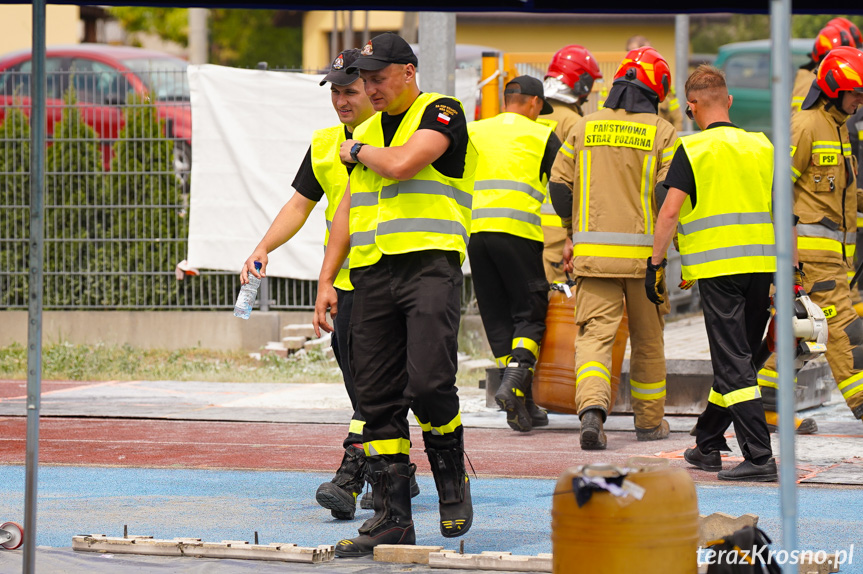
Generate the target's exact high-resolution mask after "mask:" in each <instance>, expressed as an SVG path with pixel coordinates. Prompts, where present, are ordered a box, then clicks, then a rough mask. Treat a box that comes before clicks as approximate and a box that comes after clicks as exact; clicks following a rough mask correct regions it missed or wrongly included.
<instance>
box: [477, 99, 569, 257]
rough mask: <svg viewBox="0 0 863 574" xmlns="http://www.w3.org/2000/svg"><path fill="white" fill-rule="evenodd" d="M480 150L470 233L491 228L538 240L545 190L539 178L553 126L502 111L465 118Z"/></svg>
mask: <svg viewBox="0 0 863 574" xmlns="http://www.w3.org/2000/svg"><path fill="white" fill-rule="evenodd" d="M468 133H469V134H470V139H471V141H472V142H473V143H474V145H476V147H477V149H480V150H482V154H480V156H479V159H478V161H477V167H476V182H475V183H474V188H473V189H474V193H473V215H472V218H473V220H472V221H471V233H479V232H483V231H493V232H499V233H508V234H510V235H515V236H517V237H523V238H525V239H530V240H533V241H542V240H543V234H542V227H541V225H542V217H541V207H542V205H543V202H544V201H545V200H546V198H547V196H548V194H547V192H546V183H547V182H546V181H545V177H543V178H542V179H540V169H541V165H542V159H543V156H544V155H545V148H546V145H547V144H548V138H549V137H550V136H551V134H552V128H551V127H549V126H548V125H543V124H541V123H538V122H535V121H533V120H531V119H530V118H528V117H525V116H523V115H521V114H516V113H512V112H503V113H501V114H498V115H496V116H495V117H493V118H489V119H487V120H479V121H476V122H471V123H470V124H468Z"/></svg>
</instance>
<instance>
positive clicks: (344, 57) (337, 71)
mask: <svg viewBox="0 0 863 574" xmlns="http://www.w3.org/2000/svg"><path fill="white" fill-rule="evenodd" d="M359 56H360V51H359V50H357V49H356V48H351V49H350V50H345V51H344V52H342V53H341V54H339V55H338V56H336V59H335V60H333V63H332V64H330V72H329V73H328V74H327V75H326V76H324V79H323V80H321V85H322V86H323V85H324V84H326V83H327V82H332V83H333V84H335V85H337V86H349V85H351V84H353V83H354V82H356V81H357V80H359V79H360V75H359V73H357V71H356V70H353V71H352V72H351V73H348V72H347V67H348V66H350V65H351V64H353V63H354V62H355V61H356V59H357V58H359Z"/></svg>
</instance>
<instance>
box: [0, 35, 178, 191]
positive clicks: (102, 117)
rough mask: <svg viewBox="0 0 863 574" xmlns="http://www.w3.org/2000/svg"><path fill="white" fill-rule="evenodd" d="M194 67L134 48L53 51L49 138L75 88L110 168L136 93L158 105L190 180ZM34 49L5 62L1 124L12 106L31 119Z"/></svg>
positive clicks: (0, 70) (0, 61) (0, 64)
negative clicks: (188, 75) (189, 76)
mask: <svg viewBox="0 0 863 574" xmlns="http://www.w3.org/2000/svg"><path fill="white" fill-rule="evenodd" d="M187 67H188V63H187V62H186V61H184V60H181V59H180V58H176V57H174V56H171V55H169V54H165V53H162V52H157V51H153V50H144V49H141V48H132V47H128V46H109V45H103V44H77V45H68V46H49V47H48V48H47V52H46V60H45V72H46V79H47V94H46V98H47V108H48V117H47V127H48V136H49V138H50V136H51V135H52V134H53V132H54V124H55V123H56V122H58V121H59V120H60V116H61V113H62V110H63V95H64V93H65V92H66V90H67V89H68V87H69V86H70V85H72V86H74V88H75V93H76V96H77V99H78V105H79V108H80V110H81V114H82V116H83V118H84V121H85V122H86V123H87V124H88V125H90V126H91V127H92V128H93V129H94V130H95V131H96V134H98V137H99V138H100V140H101V144H102V150H103V153H102V158H103V162H104V164H105V168H106V169H108V168H109V167H110V161H111V151H110V146H111V144H112V143H113V142H114V141H115V140H116V138H117V136H118V134H119V132H120V129H122V127H123V107H124V106H125V105H126V101H127V97H128V95H129V94H130V93H136V94H140V95H141V96H143V97H146V98H148V99H149V100H150V101H152V102H154V103H155V105H156V109H157V110H158V113H159V117H160V118H161V119H162V120H164V122H165V131H166V133H165V135H166V136H167V137H168V138H171V139H174V140H175V143H174V164H175V165H174V167H175V171H176V172H177V174H178V175H179V176H180V177H183V178H184V180H186V179H187V178H188V173H189V169H190V167H191V158H192V153H191V151H192V150H191V143H192V113H191V107H190V104H189V83H188V80H187V78H186V68H187ZM31 70H32V61H31V53H30V50H22V51H19V52H14V53H11V54H7V55H5V56H2V57H0V122H2V120H3V117H4V110H5V108H6V107H13V106H14V107H20V108H22V109H23V111H24V113H25V114H27V115H28V116H29V115H30V96H31V86H30V72H31Z"/></svg>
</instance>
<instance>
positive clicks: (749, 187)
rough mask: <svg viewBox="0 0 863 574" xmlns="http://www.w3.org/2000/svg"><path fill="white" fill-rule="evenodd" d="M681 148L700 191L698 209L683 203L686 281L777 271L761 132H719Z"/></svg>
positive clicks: (769, 150) (690, 139)
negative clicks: (733, 191) (735, 191)
mask: <svg viewBox="0 0 863 574" xmlns="http://www.w3.org/2000/svg"><path fill="white" fill-rule="evenodd" d="M680 145H682V146H683V147H684V149H685V150H686V155H687V157H688V158H689V161H690V162H691V164H692V171H693V173H694V175H695V186H696V190H697V191H698V202H697V203H696V205H695V207H694V208H693V207H692V202H691V200H690V199H689V198H688V197H687V199H686V200H685V201H684V204H683V209H682V210H681V217H680V222H679V227H678V240H679V244H680V253H681V263H682V267H683V268H682V275H683V279H684V280H687V281H690V280H695V279H703V278H709V277H718V276H722V275H736V274H742V273H762V272H763V273H771V272H773V271H775V270H776V242H775V239H774V235H773V224H772V223H771V218H770V198H771V188H772V183H773V146H772V144H771V143H770V141H769V140H768V139H767V138H766V137H765V136H764V134H762V133H749V132H746V131H743V130H741V129H738V128H732V127H717V128H711V129H709V130H706V131H703V132H699V133H696V134H693V135H691V136H686V137H683V138H681V139H680ZM729 190H739V191H738V192H737V193H729Z"/></svg>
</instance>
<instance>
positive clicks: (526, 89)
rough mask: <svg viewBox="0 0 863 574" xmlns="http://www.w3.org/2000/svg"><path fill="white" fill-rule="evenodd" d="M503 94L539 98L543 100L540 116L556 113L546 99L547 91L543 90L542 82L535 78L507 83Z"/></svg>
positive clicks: (529, 77) (520, 78) (530, 77)
mask: <svg viewBox="0 0 863 574" xmlns="http://www.w3.org/2000/svg"><path fill="white" fill-rule="evenodd" d="M503 93H504V95H506V94H524V95H525V96H537V97H539V99H540V100H542V110H541V111H540V112H539V114H540V115H545V114H550V113H551V112H553V111H554V108H553V107H551V104H549V103H548V100H546V99H545V91H544V89H543V86H542V82H540V81H539V80H537V79H536V78H534V77H533V76H519V77H517V78H515V79H513V80H510V81H509V82H507V84H506V87H505V88H504V91H503Z"/></svg>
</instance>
